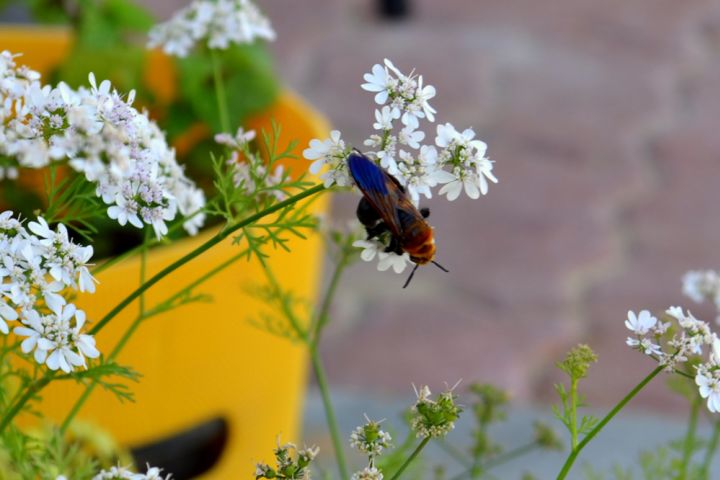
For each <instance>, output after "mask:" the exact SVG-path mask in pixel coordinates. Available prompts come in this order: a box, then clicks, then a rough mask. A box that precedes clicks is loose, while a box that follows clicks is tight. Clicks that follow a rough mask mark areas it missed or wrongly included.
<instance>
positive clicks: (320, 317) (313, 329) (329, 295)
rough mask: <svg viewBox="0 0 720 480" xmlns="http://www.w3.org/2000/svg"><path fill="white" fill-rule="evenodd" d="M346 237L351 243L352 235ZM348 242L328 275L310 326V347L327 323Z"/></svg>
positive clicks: (345, 256) (318, 340) (348, 256)
mask: <svg viewBox="0 0 720 480" xmlns="http://www.w3.org/2000/svg"><path fill="white" fill-rule="evenodd" d="M348 238H349V240H348V242H347V243H348V244H351V243H352V242H351V240H352V237H348ZM348 244H345V245H343V246H342V248H341V251H340V258H338V260H337V262H336V264H335V269H334V270H333V273H332V277H330V284H329V285H328V288H327V290H326V291H325V295H324V296H323V300H322V303H321V304H320V310H318V314H317V315H316V316H315V318H314V320H313V324H312V325H311V326H310V331H309V341H310V343H311V346H312V347H316V346H317V344H318V343H319V342H320V334H321V332H322V329H323V328H324V327H325V325H326V324H327V321H328V314H329V312H330V306H331V305H332V301H333V298H335V293H336V291H337V287H338V285H339V284H340V278H341V277H342V274H343V272H344V271H345V268H346V267H347V266H348V263H349V261H350V256H351V255H352V252H351V250H350V245H348Z"/></svg>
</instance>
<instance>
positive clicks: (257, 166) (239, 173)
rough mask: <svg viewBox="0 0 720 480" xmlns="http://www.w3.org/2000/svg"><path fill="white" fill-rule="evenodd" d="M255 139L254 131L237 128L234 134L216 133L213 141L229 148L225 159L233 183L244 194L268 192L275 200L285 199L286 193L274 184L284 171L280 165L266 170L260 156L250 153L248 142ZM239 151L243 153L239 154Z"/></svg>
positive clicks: (278, 183) (281, 179) (278, 181)
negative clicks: (269, 170) (272, 169)
mask: <svg viewBox="0 0 720 480" xmlns="http://www.w3.org/2000/svg"><path fill="white" fill-rule="evenodd" d="M253 139H255V131H254V130H248V131H247V132H246V131H245V130H243V128H242V127H241V128H239V129H238V131H237V133H236V134H235V136H232V135H230V134H228V133H218V134H217V135H215V141H216V142H217V143H219V144H220V145H224V146H225V147H227V148H228V149H229V150H230V157H229V158H228V160H227V164H228V166H230V168H231V169H232V171H233V183H234V185H235V188H238V189H240V190H241V191H242V192H243V193H245V194H246V195H257V194H269V195H272V196H273V197H275V199H276V200H278V201H282V200H285V198H286V197H287V195H286V194H285V192H283V191H282V190H281V189H279V188H275V187H276V186H278V185H280V184H282V183H283V181H284V180H285V171H284V168H283V166H282V165H278V166H277V167H275V171H273V172H272V173H270V172H268V170H267V167H266V166H265V163H264V162H263V160H262V158H260V157H258V156H257V155H254V154H252V153H251V152H250V151H249V150H248V149H247V144H248V142H251V141H252V140H253ZM241 153H242V154H243V155H241Z"/></svg>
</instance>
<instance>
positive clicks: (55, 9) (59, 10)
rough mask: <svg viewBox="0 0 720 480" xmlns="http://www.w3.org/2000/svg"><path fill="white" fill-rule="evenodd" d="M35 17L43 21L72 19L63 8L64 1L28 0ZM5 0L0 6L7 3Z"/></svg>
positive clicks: (57, 21) (60, 22)
mask: <svg viewBox="0 0 720 480" xmlns="http://www.w3.org/2000/svg"><path fill="white" fill-rule="evenodd" d="M26 1H27V4H26V5H27V6H28V8H29V10H30V13H31V14H32V16H33V18H34V19H35V20H37V21H38V22H41V23H49V24H64V23H68V22H69V21H70V16H69V15H68V14H67V12H66V11H65V9H64V8H63V5H62V3H60V2H57V1H53V0H26ZM7 3H8V2H7V1H3V2H2V5H0V7H2V6H4V5H5V4H7Z"/></svg>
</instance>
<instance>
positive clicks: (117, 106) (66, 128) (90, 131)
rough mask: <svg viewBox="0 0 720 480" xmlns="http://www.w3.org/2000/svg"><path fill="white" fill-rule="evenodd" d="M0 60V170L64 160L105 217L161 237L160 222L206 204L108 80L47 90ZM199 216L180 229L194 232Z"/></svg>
mask: <svg viewBox="0 0 720 480" xmlns="http://www.w3.org/2000/svg"><path fill="white" fill-rule="evenodd" d="M13 58H14V57H13V56H12V55H11V54H9V53H8V52H3V53H2V54H1V55H0V72H1V73H0V75H2V76H4V78H0V81H4V83H5V85H6V87H5V89H0V104H2V105H4V107H3V108H0V139H2V142H0V156H4V157H7V158H8V159H9V161H10V164H8V165H6V166H4V168H12V169H15V168H18V167H20V168H43V167H46V166H48V165H50V164H51V163H54V162H61V161H66V162H67V163H68V165H69V166H70V167H71V168H72V169H73V170H75V171H76V172H78V173H80V174H82V175H83V176H84V177H85V178H86V179H87V180H88V181H89V182H91V183H92V184H94V185H95V194H96V196H97V197H99V198H100V199H101V200H102V201H103V202H104V203H105V204H106V205H107V206H108V209H107V214H108V216H109V217H110V218H112V219H113V220H116V221H117V222H118V223H119V224H120V225H126V224H127V223H130V224H131V225H133V226H135V227H137V228H142V227H143V226H145V225H147V226H152V228H153V230H154V231H155V234H156V236H157V237H158V238H159V237H162V236H164V235H165V234H166V233H167V231H168V230H167V226H166V222H168V221H171V220H173V219H175V217H176V216H177V214H178V213H179V214H180V215H183V216H189V215H191V214H195V213H196V212H197V211H198V210H200V209H202V207H203V206H204V205H205V197H204V195H203V193H202V190H200V189H198V188H197V187H196V186H195V184H194V183H193V182H192V181H191V180H190V179H188V178H187V177H186V176H185V173H184V172H183V169H182V167H180V165H178V163H177V160H176V159H175V151H174V150H173V149H172V148H171V147H170V146H169V145H168V143H167V141H166V139H165V136H164V134H163V133H162V131H161V130H160V129H159V127H158V126H157V125H156V124H155V123H154V122H153V121H152V120H150V119H149V118H148V116H147V113H141V112H139V111H138V110H136V109H135V108H134V107H133V106H132V104H133V100H134V97H135V94H134V92H130V93H129V94H128V95H127V96H126V97H123V96H122V95H121V94H120V93H119V92H117V91H116V90H113V89H112V87H111V85H110V82H109V81H107V80H105V81H103V82H100V83H99V84H98V83H97V81H96V79H95V76H94V75H93V74H92V73H91V74H90V75H89V84H90V88H87V87H81V88H79V89H78V90H73V89H71V88H70V87H68V86H67V85H66V84H64V83H60V84H59V85H58V86H57V87H55V88H52V87H51V86H49V85H45V86H43V85H42V84H41V83H40V80H39V78H40V77H39V75H37V74H34V73H33V74H31V73H29V71H28V70H27V69H25V68H23V67H18V66H17V65H15V62H14V60H13ZM201 222H202V217H201V216H196V217H195V218H194V221H193V222H192V223H190V224H186V225H185V227H186V229H187V230H188V231H189V232H190V233H193V232H196V231H197V227H198V226H199V225H200V224H201Z"/></svg>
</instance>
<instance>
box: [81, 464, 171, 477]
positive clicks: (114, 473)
mask: <svg viewBox="0 0 720 480" xmlns="http://www.w3.org/2000/svg"><path fill="white" fill-rule="evenodd" d="M161 474H162V469H160V468H157V467H151V466H150V465H148V466H147V471H146V472H145V473H134V472H132V471H131V470H129V469H127V468H125V467H111V468H110V469H108V470H103V471H101V472H100V473H98V474H97V475H95V476H94V477H93V480H171V477H172V476H171V475H165V476H163V475H161Z"/></svg>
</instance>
